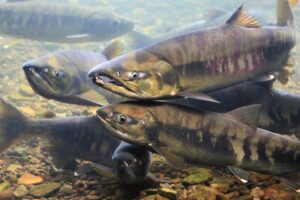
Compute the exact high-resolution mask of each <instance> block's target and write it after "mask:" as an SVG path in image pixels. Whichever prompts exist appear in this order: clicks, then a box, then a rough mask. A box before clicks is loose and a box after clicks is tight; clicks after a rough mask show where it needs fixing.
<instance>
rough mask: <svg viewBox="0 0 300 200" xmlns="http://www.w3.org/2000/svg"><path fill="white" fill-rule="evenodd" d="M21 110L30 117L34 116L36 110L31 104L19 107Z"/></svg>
mask: <svg viewBox="0 0 300 200" xmlns="http://www.w3.org/2000/svg"><path fill="white" fill-rule="evenodd" d="M19 110H20V112H21V113H23V114H25V115H26V116H28V117H34V116H35V111H34V110H33V109H32V108H31V107H30V106H22V107H20V108H19Z"/></svg>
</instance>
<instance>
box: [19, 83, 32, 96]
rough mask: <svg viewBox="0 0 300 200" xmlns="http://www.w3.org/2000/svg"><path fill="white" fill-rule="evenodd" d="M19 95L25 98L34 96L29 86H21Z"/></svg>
mask: <svg viewBox="0 0 300 200" xmlns="http://www.w3.org/2000/svg"><path fill="white" fill-rule="evenodd" d="M19 92H20V94H22V95H23V96H27V97H33V96H34V95H35V93H34V91H33V90H32V89H31V87H30V86H29V85H21V86H20V88H19Z"/></svg>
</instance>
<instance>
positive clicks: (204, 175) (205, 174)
mask: <svg viewBox="0 0 300 200" xmlns="http://www.w3.org/2000/svg"><path fill="white" fill-rule="evenodd" d="M212 178H213V176H212V174H211V172H210V171H209V170H207V169H198V170H197V171H193V173H192V174H191V175H189V176H188V177H186V178H185V179H183V182H182V183H183V184H184V185H194V184H199V183H205V182H209V181H210V180H212Z"/></svg>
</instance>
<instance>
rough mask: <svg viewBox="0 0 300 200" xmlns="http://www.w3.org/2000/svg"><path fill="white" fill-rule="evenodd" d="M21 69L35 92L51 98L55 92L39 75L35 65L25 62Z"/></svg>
mask: <svg viewBox="0 0 300 200" xmlns="http://www.w3.org/2000/svg"><path fill="white" fill-rule="evenodd" d="M23 70H24V73H25V77H26V79H27V81H28V83H29V84H30V86H31V88H32V89H33V91H34V92H35V93H37V94H39V95H41V96H43V97H45V98H48V99H52V98H53V96H54V95H55V93H57V92H56V91H55V90H53V88H52V87H51V86H50V85H49V83H48V82H47V81H46V80H45V79H44V78H43V77H42V76H41V75H40V73H39V72H38V70H37V68H36V67H34V66H33V65H29V64H27V63H25V64H24V65H23Z"/></svg>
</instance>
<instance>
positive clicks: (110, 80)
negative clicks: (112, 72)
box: [92, 74, 125, 87]
mask: <svg viewBox="0 0 300 200" xmlns="http://www.w3.org/2000/svg"><path fill="white" fill-rule="evenodd" d="M92 80H93V82H94V83H96V84H97V85H100V86H105V85H106V84H111V85H115V86H118V87H125V85H124V84H123V83H121V82H120V81H118V80H117V79H115V78H114V77H112V76H109V75H105V74H95V75H92Z"/></svg>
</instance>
